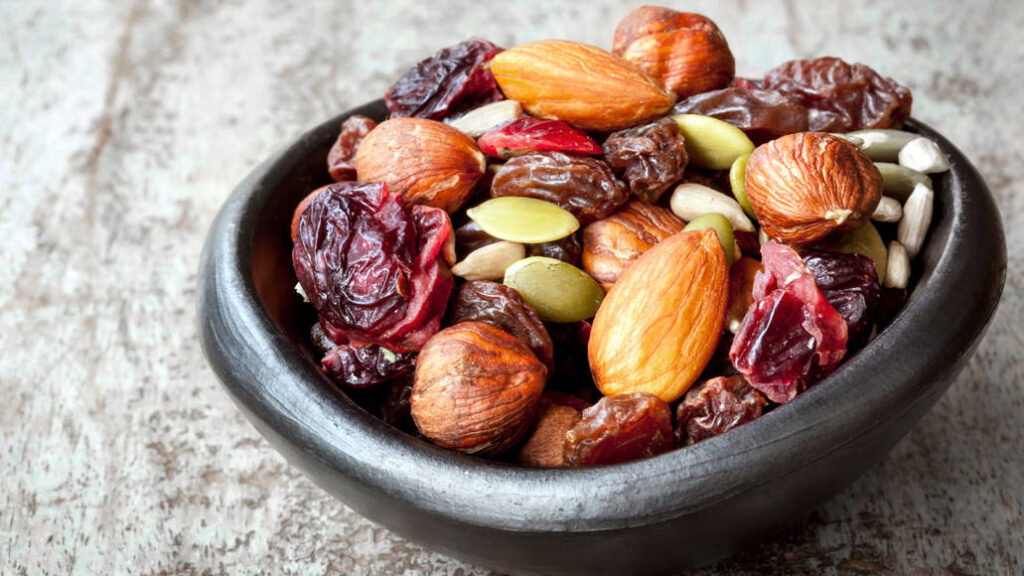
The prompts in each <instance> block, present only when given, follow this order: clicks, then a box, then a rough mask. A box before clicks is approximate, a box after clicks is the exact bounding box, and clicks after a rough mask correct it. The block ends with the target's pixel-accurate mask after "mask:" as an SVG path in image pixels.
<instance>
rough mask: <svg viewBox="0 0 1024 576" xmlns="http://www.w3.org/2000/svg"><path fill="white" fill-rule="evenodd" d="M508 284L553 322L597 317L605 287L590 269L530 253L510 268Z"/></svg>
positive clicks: (507, 277) (541, 314)
mask: <svg viewBox="0 0 1024 576" xmlns="http://www.w3.org/2000/svg"><path fill="white" fill-rule="evenodd" d="M505 285H506V286H508V287H509V288H513V289H515V290H516V291H517V292H519V294H520V295H521V296H522V297H523V300H525V301H526V303H527V304H529V305H530V306H532V307H533V308H534V310H536V311H537V313H538V314H540V317H541V318H542V319H544V320H548V321H551V322H578V321H580V320H586V319H588V318H591V317H593V316H594V314H595V313H596V312H597V309H598V307H599V306H601V300H602V299H603V298H604V290H602V289H601V286H600V285H598V283H597V282H595V281H594V279H593V278H591V277H590V276H589V275H588V274H587V273H586V272H584V271H583V270H580V269H579V268H577V267H575V266H573V265H572V264H569V263H568V262H562V261H561V260H555V259H554V258H545V257H544V256H530V257H529V258H524V259H522V260H520V261H519V262H516V263H515V264H513V265H511V266H509V267H508V270H506V271H505Z"/></svg>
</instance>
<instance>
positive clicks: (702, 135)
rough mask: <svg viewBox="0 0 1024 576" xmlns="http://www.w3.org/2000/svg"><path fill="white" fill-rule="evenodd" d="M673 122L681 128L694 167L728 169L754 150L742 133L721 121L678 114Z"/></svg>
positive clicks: (751, 143)
mask: <svg viewBox="0 0 1024 576" xmlns="http://www.w3.org/2000/svg"><path fill="white" fill-rule="evenodd" d="M672 119H673V120H675V121H676V124H678V125H679V131H680V132H681V133H682V134H683V145H684V146H686V154H687V155H688V156H689V157H690V161H689V165H690V166H692V167H694V168H704V169H707V170H728V169H729V168H730V167H731V166H732V163H733V162H735V161H736V159H737V158H739V157H740V156H743V155H744V154H750V153H751V152H753V151H754V143H753V142H751V141H750V138H748V137H747V135H746V134H744V133H743V131H742V130H740V129H739V128H737V127H735V126H733V125H732V124H729V123H728V122H724V121H722V120H719V119H718V118H712V117H710V116H701V115H700V114H676V115H675V116H672Z"/></svg>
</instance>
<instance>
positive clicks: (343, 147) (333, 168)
mask: <svg viewBox="0 0 1024 576" xmlns="http://www.w3.org/2000/svg"><path fill="white" fill-rule="evenodd" d="M376 127H377V123H376V122H374V121H373V120H372V119H370V118H367V117H366V116H359V115H358V114H357V115H355V116H350V117H349V118H348V120H345V122H344V123H343V124H342V125H341V133H340V134H338V139H337V140H336V141H335V142H334V145H333V146H331V151H330V152H328V153H327V171H328V172H330V174H331V178H332V179H333V180H334V181H335V182H347V181H349V180H355V179H356V150H357V149H359V144H360V143H361V142H362V141H363V138H365V137H366V135H367V134H369V133H370V130H373V129H374V128H376Z"/></svg>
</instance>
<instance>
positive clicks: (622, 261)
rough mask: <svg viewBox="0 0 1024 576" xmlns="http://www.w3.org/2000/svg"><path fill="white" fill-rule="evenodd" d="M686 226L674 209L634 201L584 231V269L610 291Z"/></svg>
mask: <svg viewBox="0 0 1024 576" xmlns="http://www.w3.org/2000/svg"><path fill="white" fill-rule="evenodd" d="M685 225H686V224H685V223H684V222H683V221H682V220H680V219H679V217H677V216H676V215H675V214H673V213H672V211H671V210H666V209H665V208H661V207H660V206H652V205H650V204H647V203H646V202H643V201H640V200H630V201H629V202H628V203H627V204H626V205H625V206H624V207H623V208H622V209H621V210H619V211H618V212H616V213H615V214H612V215H611V216H609V217H608V218H605V219H604V220H598V221H597V222H593V223H591V224H588V225H587V227H586V228H584V229H583V269H584V270H586V272H587V274H590V275H591V276H593V278H594V280H597V283H598V284H600V285H601V287H602V288H604V290H605V292H607V291H608V290H611V287H612V286H613V285H614V284H615V282H617V281H618V279H619V276H622V273H623V272H625V270H626V268H628V267H629V265H630V264H632V263H633V261H634V260H636V259H637V258H639V257H640V255H641V254H643V253H644V252H646V251H648V250H650V249H651V248H652V247H653V246H654V245H655V244H657V243H658V242H661V241H662V240H664V239H665V238H668V237H669V236H671V235H673V234H675V233H676V232H679V231H680V230H682V229H683V226H685Z"/></svg>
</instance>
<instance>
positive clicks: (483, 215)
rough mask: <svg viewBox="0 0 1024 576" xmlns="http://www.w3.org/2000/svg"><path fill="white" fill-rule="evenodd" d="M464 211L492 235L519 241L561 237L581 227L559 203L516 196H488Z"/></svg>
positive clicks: (547, 240) (523, 242) (541, 240)
mask: <svg viewBox="0 0 1024 576" xmlns="http://www.w3.org/2000/svg"><path fill="white" fill-rule="evenodd" d="M466 215H467V216H469V218H470V219H471V220H472V221H474V222H476V223H477V224H478V225H479V226H480V228H483V231H484V232H487V233H488V234H490V235H491V236H494V237H495V238H498V239H499V240H508V241H509V242H520V243H522V244H539V243H541V242H552V241H554V240H560V239H562V238H565V237H566V236H568V235H569V234H572V233H573V232H575V231H576V230H577V229H579V227H580V223H579V220H576V217H575V216H573V215H572V214H571V213H570V212H569V211H568V210H566V209H564V208H562V207H561V206H558V205H557V204H552V203H551V202H545V201H544V200H538V199H536V198H520V197H518V196H504V197H501V198H491V199H490V200H487V201H485V202H483V203H481V204H479V205H477V206H474V207H472V208H470V209H469V210H467V211H466Z"/></svg>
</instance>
